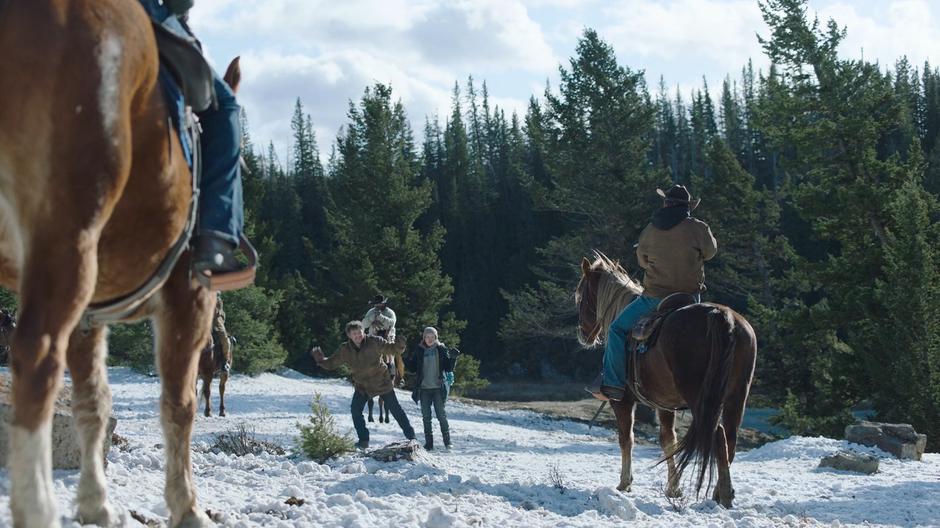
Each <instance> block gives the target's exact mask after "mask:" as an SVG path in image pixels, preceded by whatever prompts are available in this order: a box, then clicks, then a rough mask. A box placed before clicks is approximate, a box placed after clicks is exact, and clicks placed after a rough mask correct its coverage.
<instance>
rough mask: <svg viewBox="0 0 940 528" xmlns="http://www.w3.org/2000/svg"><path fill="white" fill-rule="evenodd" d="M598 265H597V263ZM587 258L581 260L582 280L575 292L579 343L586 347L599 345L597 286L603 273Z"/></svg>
mask: <svg viewBox="0 0 940 528" xmlns="http://www.w3.org/2000/svg"><path fill="white" fill-rule="evenodd" d="M595 264H596V263H595ZM595 264H591V261H589V260H588V259H587V258H586V257H583V258H582V259H581V280H580V281H579V282H578V288H577V289H576V290H575V292H574V302H575V303H576V304H577V305H578V341H579V342H580V343H581V344H582V345H583V346H586V347H590V346H594V345H596V344H598V341H599V340H598V336H599V335H600V333H601V325H600V323H598V321H597V286H598V284H599V283H600V278H601V273H600V272H599V271H597V270H595V269H594V267H595Z"/></svg>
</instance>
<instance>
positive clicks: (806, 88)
mask: <svg viewBox="0 0 940 528" xmlns="http://www.w3.org/2000/svg"><path fill="white" fill-rule="evenodd" d="M761 9H762V11H763V14H764V19H765V21H766V22H767V24H768V26H769V27H770V28H771V37H770V38H769V39H767V40H762V43H763V45H764V48H765V50H766V52H767V54H768V56H769V57H770V59H771V61H772V62H774V63H775V64H778V65H780V67H781V68H782V69H781V71H780V79H779V84H778V85H777V86H776V87H775V89H774V90H773V91H772V92H771V93H770V97H771V99H770V100H769V101H768V106H767V111H768V115H767V117H768V119H767V123H768V125H769V126H768V127H767V128H766V130H767V132H768V134H769V135H770V137H771V138H772V140H773V141H774V142H775V143H776V144H777V145H779V146H785V147H787V148H788V149H789V150H790V155H789V156H788V158H787V159H786V160H785V161H786V163H787V166H788V168H789V170H790V171H792V172H793V173H794V174H795V175H796V177H795V178H794V181H793V182H792V185H793V186H794V188H793V197H794V200H793V204H794V206H795V209H796V210H797V212H798V213H799V215H800V217H801V218H802V219H803V220H804V221H805V222H806V223H807V224H808V225H810V226H811V228H812V232H811V233H812V237H813V241H812V242H811V243H813V244H814V245H815V246H817V247H819V248H822V250H823V251H825V255H824V257H823V258H820V259H819V260H818V261H815V262H814V261H810V262H807V264H806V265H804V266H802V270H801V271H802V273H804V274H805V275H806V276H807V277H808V278H809V280H810V281H812V285H813V286H814V288H815V291H814V292H813V295H812V296H811V297H810V299H811V300H813V301H814V302H813V304H811V305H810V307H809V308H807V309H806V310H800V312H802V313H803V314H804V317H803V323H804V324H803V325H801V326H799V327H796V328H794V329H793V330H795V332H794V333H793V334H792V337H793V338H794V339H798V340H800V341H801V342H802V343H804V345H809V344H810V343H812V344H814V345H815V346H817V347H818V349H817V350H815V351H814V352H815V353H816V355H817V357H816V358H815V359H814V363H816V365H820V364H821V365H827V366H828V367H829V368H830V369H831V370H830V371H829V372H827V376H826V377H821V376H819V373H812V374H810V375H808V376H807V375H803V376H802V377H803V378H804V379H807V378H808V379H809V380H810V385H811V386H810V387H807V388H808V389H809V390H808V391H806V392H802V393H801V394H799V395H797V396H798V398H799V402H797V403H798V405H797V406H798V407H800V408H802V410H803V411H804V412H806V413H807V414H810V415H811V416H815V417H818V418H820V419H821V420H823V421H824V422H826V423H827V424H828V425H827V426H829V427H831V428H832V429H831V432H834V431H835V430H837V429H838V427H839V426H840V425H841V424H840V423H837V422H831V421H827V420H829V419H828V418H827V417H831V416H833V415H839V414H840V413H841V415H842V416H844V415H845V410H846V409H847V408H849V407H850V406H851V405H853V404H855V403H856V402H858V401H860V400H861V399H862V398H872V399H873V400H874V401H875V402H876V404H878V411H879V412H880V413H883V414H891V413H892V412H893V411H892V410H891V409H890V408H889V407H887V401H888V398H885V396H886V395H889V394H893V393H894V391H895V389H894V388H893V386H894V385H895V384H897V383H898V381H897V380H895V379H886V378H885V377H884V375H883V374H884V369H883V366H884V361H885V355H886V354H896V355H897V360H898V361H902V362H908V363H912V364H918V365H921V367H924V365H923V364H922V358H921V357H919V354H922V353H923V350H912V349H898V348H896V346H897V344H898V343H908V342H910V339H911V336H910V335H909V333H910V329H911V328H924V327H927V326H929V325H932V324H935V323H934V322H933V321H927V320H926V318H927V317H930V316H931V315H932V314H931V312H929V311H928V310H920V311H918V310H914V311H913V312H909V313H910V315H911V318H909V319H905V320H904V321H903V324H900V321H899V324H896V325H882V324H879V325H877V326H876V325H875V324H874V322H875V321H881V320H883V319H884V318H885V317H890V315H889V314H891V313H892V312H893V311H895V310H897V309H898V306H897V305H892V304H891V303H890V295H899V294H900V292H899V291H894V289H899V288H902V287H903V288H905V289H906V288H908V286H901V285H900V284H898V283H895V282H894V277H893V276H894V275H896V274H897V273H898V272H899V270H900V269H910V270H922V269H923V268H922V266H923V262H924V261H923V259H925V258H927V260H928V261H929V260H930V259H929V258H928V257H927V256H926V255H924V254H922V252H921V251H920V250H919V249H916V250H915V249H914V248H920V247H921V246H922V244H923V239H921V238H918V235H917V233H916V231H917V230H921V231H923V230H925V229H928V230H929V227H928V226H929V223H925V222H924V220H923V218H924V216H925V215H926V216H927V217H929V213H924V214H921V215H919V217H918V219H917V222H914V221H912V220H910V219H908V218H905V217H904V214H899V207H898V205H897V204H898V203H899V202H898V200H901V198H900V197H908V196H911V195H914V196H921V195H922V194H923V193H922V192H919V191H918V189H917V188H918V186H919V185H920V183H919V181H920V180H919V179H918V178H919V176H918V174H917V173H918V171H921V174H922V169H921V168H920V164H919V161H918V160H919V157H917V158H911V159H909V160H907V161H905V160H904V159H903V158H904V156H898V155H890V156H888V155H887V153H886V149H884V148H883V146H884V144H885V141H886V140H887V139H888V138H890V137H891V134H892V133H893V132H894V131H896V130H897V129H898V128H899V127H901V126H902V125H903V124H904V122H905V116H904V107H905V105H906V103H907V102H906V101H903V100H901V99H902V98H899V97H898V95H897V92H896V90H895V87H894V86H893V85H892V81H891V79H890V78H889V77H887V76H885V75H883V74H882V72H881V71H880V69H879V67H878V66H877V65H875V64H870V63H866V62H862V61H849V60H842V59H840V58H839V57H838V55H837V50H838V46H839V43H840V42H841V41H842V39H843V38H844V36H845V31H844V30H843V29H841V28H839V26H838V25H837V24H836V23H835V22H834V21H829V23H828V24H827V25H826V26H825V29H822V28H820V25H819V22H818V20H814V21H809V20H808V19H807V17H806V6H805V2H804V1H799V0H767V1H764V2H762V3H761ZM919 148H920V147H919V146H918V147H917V149H919ZM915 162H916V163H915ZM911 163H914V166H912V165H911ZM912 178H913V179H914V181H915V183H912ZM912 186H913V188H912ZM905 199H907V198H905ZM924 200H926V198H924ZM907 206H910V207H912V208H914V209H915V211H916V209H917V208H918V207H920V208H921V209H924V210H929V208H925V207H922V206H921V205H920V204H918V203H913V202H910V200H909V199H908V202H907ZM913 212H914V211H907V214H910V213H913ZM886 284H890V285H891V288H889V289H892V292H893V293H891V294H890V295H887V296H886V293H885V291H886V290H885V286H884V285H886ZM806 314H809V315H812V318H811V319H809V318H807V317H805V315H806ZM924 335H926V336H927V337H925V339H926V340H927V341H929V340H930V339H931V338H930V337H929V336H930V334H929V333H928V334H924ZM918 343H919V344H923V343H922V342H918ZM892 347H894V348H893V350H892V349H891V348H892ZM917 403H918V402H915V401H911V400H910V399H908V400H905V401H898V400H896V399H895V400H894V401H893V402H892V403H891V406H892V407H894V406H898V405H907V406H914V405H917Z"/></svg>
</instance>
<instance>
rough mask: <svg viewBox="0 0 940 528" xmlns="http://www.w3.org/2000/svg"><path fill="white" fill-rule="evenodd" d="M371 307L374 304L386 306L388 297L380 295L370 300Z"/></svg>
mask: <svg viewBox="0 0 940 528" xmlns="http://www.w3.org/2000/svg"><path fill="white" fill-rule="evenodd" d="M369 304H371V305H376V304H388V297H386V296H384V295H382V294H381V293H380V294H378V295H376V296H375V297H373V298H372V301H370V302H369Z"/></svg>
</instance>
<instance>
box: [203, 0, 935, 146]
mask: <svg viewBox="0 0 940 528" xmlns="http://www.w3.org/2000/svg"><path fill="white" fill-rule="evenodd" d="M809 5H810V10H811V11H815V12H817V13H818V14H819V16H820V18H822V19H827V18H830V17H832V18H835V19H836V21H838V22H839V23H840V24H841V25H844V26H847V27H848V32H849V33H848V38H847V39H846V41H845V43H844V45H843V49H842V52H843V54H845V55H847V56H853V57H858V56H860V55H861V54H862V53H864V55H865V57H866V58H869V59H877V60H879V61H880V62H881V63H882V64H885V65H890V64H893V63H894V60H895V59H896V58H897V57H899V56H900V55H902V54H906V55H908V57H909V58H910V59H911V60H912V61H913V62H914V63H915V64H917V65H921V64H922V63H923V61H924V60H927V59H934V60H933V62H934V63H935V64H937V63H940V38H937V35H940V2H935V1H929V0H881V1H875V0H859V1H846V0H841V1H836V0H810V3H809ZM192 25H193V27H194V29H195V31H196V33H197V35H198V36H199V37H200V38H201V39H202V41H203V43H204V44H205V46H206V48H207V51H208V54H209V56H210V60H211V61H212V62H213V64H214V65H215V66H216V68H217V69H219V70H222V69H224V67H225V65H226V64H227V62H228V60H229V59H231V58H232V57H234V56H235V55H241V56H242V70H243V78H242V90H241V92H240V94H239V99H240V100H241V101H242V104H243V105H244V106H245V108H246V110H247V112H248V117H249V121H250V124H251V132H252V137H253V139H254V141H255V143H256V144H261V145H264V144H267V143H268V141H273V142H274V143H275V146H276V148H277V150H278V155H279V156H280V157H281V161H282V162H286V161H287V155H288V154H287V148H288V144H289V138H290V130H289V121H290V117H291V113H292V110H293V105H294V101H295V100H296V98H297V97H300V98H301V99H302V100H303V102H304V105H305V107H306V109H307V112H308V113H309V114H310V115H311V117H312V119H313V123H314V127H315V129H316V133H317V139H318V142H319V145H320V149H321V152H322V153H323V154H324V155H325V154H327V153H328V152H329V149H330V146H331V145H332V143H333V141H334V140H335V137H336V134H337V132H338V130H339V128H340V126H342V125H343V124H344V123H345V122H346V111H347V109H348V103H349V101H350V100H357V99H358V98H359V97H360V96H361V95H362V92H363V90H364V88H365V87H366V86H367V85H370V84H372V83H374V82H383V83H388V84H391V85H392V87H393V89H394V91H395V94H396V96H397V97H399V98H401V100H402V101H403V102H404V103H405V106H406V108H407V110H408V112H409V116H410V117H411V119H412V121H413V123H414V124H415V125H416V130H420V128H421V125H422V124H423V122H424V119H425V117H426V116H432V117H433V116H434V115H439V116H440V117H441V121H442V122H443V120H444V119H445V118H446V116H447V115H448V114H449V111H450V100H451V91H452V88H453V84H454V81H455V80H459V81H460V82H461V85H463V84H464V82H465V81H466V79H467V76H469V75H473V77H474V78H475V79H476V80H478V81H483V80H486V82H487V86H488V89H489V93H490V96H491V98H492V100H493V102H494V103H495V104H497V105H499V106H500V107H502V108H505V109H507V110H508V111H512V110H518V111H520V113H521V112H523V111H524V108H525V104H526V101H527V100H528V98H529V96H530V95H533V94H534V95H541V93H542V92H543V90H544V87H545V83H546V81H547V82H549V83H551V84H552V85H555V84H556V79H557V77H558V74H557V71H558V65H559V64H562V63H565V64H566V63H567V61H568V58H569V57H570V56H571V55H572V54H573V52H574V48H575V45H576V43H577V39H578V37H579V36H580V34H581V33H582V31H583V29H584V28H585V27H591V28H594V29H596V30H597V31H598V33H599V34H600V35H601V37H602V38H604V39H605V40H606V41H607V42H608V43H610V44H611V45H612V46H613V47H614V50H615V51H616V53H617V56H618V59H619V60H620V62H621V64H623V65H626V66H628V67H630V68H631V69H634V70H643V71H645V72H646V75H647V80H648V82H649V84H650V86H651V87H653V89H655V87H656V86H657V85H658V83H659V78H660V76H662V77H664V79H665V82H666V84H667V85H668V86H669V87H670V90H673V91H674V90H675V89H679V90H681V91H682V92H683V94H688V93H689V92H690V91H691V90H693V89H696V88H699V87H700V86H701V83H702V77H703V76H704V77H706V78H707V79H708V81H709V84H710V86H711V87H712V88H713V89H716V88H717V87H719V86H720V83H721V80H722V79H724V77H725V76H726V75H727V74H729V73H730V74H731V75H732V77H736V76H737V75H738V74H739V72H740V70H741V67H742V66H743V65H744V64H745V63H746V62H747V60H748V59H749V58H752V59H754V61H755V64H756V65H757V66H758V67H764V66H765V64H766V61H765V59H764V58H763V55H762V52H761V49H760V45H759V44H758V42H757V38H756V35H757V34H758V33H760V34H766V33H767V31H766V27H765V26H764V24H763V21H762V20H761V17H760V12H759V10H758V7H757V1H756V0H607V1H602V0H346V1H321V0H198V1H197V2H196V7H195V8H194V9H193V12H192Z"/></svg>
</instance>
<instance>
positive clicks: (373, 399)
mask: <svg viewBox="0 0 940 528" xmlns="http://www.w3.org/2000/svg"><path fill="white" fill-rule="evenodd" d="M368 404H369V421H370V422H374V421H375V419H373V418H372V408H373V407H375V398H369V401H368Z"/></svg>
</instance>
